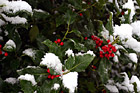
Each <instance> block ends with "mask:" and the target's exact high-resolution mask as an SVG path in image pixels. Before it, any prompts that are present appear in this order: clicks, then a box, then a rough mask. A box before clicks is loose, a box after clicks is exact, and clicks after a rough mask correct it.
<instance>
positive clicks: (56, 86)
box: [51, 83, 60, 90]
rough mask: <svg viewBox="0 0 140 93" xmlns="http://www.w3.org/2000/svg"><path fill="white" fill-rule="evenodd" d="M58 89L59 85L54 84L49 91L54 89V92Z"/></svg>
mask: <svg viewBox="0 0 140 93" xmlns="http://www.w3.org/2000/svg"><path fill="white" fill-rule="evenodd" d="M59 87H60V85H59V84H57V83H55V84H54V86H53V87H52V88H51V89H55V90H58V88H59Z"/></svg>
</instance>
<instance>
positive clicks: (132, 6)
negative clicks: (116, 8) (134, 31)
mask: <svg viewBox="0 0 140 93" xmlns="http://www.w3.org/2000/svg"><path fill="white" fill-rule="evenodd" d="M123 8H126V9H130V10H131V13H130V21H132V19H133V16H134V15H135V7H134V2H133V1H132V0H128V2H127V3H125V4H124V5H123Z"/></svg>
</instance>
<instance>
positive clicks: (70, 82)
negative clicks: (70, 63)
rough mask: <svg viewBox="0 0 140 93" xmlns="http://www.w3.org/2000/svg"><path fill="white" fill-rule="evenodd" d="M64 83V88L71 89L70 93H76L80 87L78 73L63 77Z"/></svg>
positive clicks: (70, 73)
mask: <svg viewBox="0 0 140 93" xmlns="http://www.w3.org/2000/svg"><path fill="white" fill-rule="evenodd" d="M62 79H63V80H62V82H63V85H64V87H66V88H68V89H69V93H74V91H75V89H76V88H77V85H78V81H77V79H78V73H77V72H69V73H68V74H66V75H63V76H62Z"/></svg>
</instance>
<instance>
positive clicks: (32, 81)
mask: <svg viewBox="0 0 140 93" xmlns="http://www.w3.org/2000/svg"><path fill="white" fill-rule="evenodd" d="M18 79H19V80H27V81H30V82H31V83H32V84H33V85H36V84H37V82H36V81H35V78H34V76H33V75H31V74H25V75H20V76H19V77H18Z"/></svg>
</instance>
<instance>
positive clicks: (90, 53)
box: [75, 50, 95, 57]
mask: <svg viewBox="0 0 140 93" xmlns="http://www.w3.org/2000/svg"><path fill="white" fill-rule="evenodd" d="M86 54H89V55H92V56H93V57H95V54H94V53H93V51H91V50H89V51H87V52H86V53H81V52H79V53H77V54H75V55H76V56H83V55H86Z"/></svg>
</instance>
